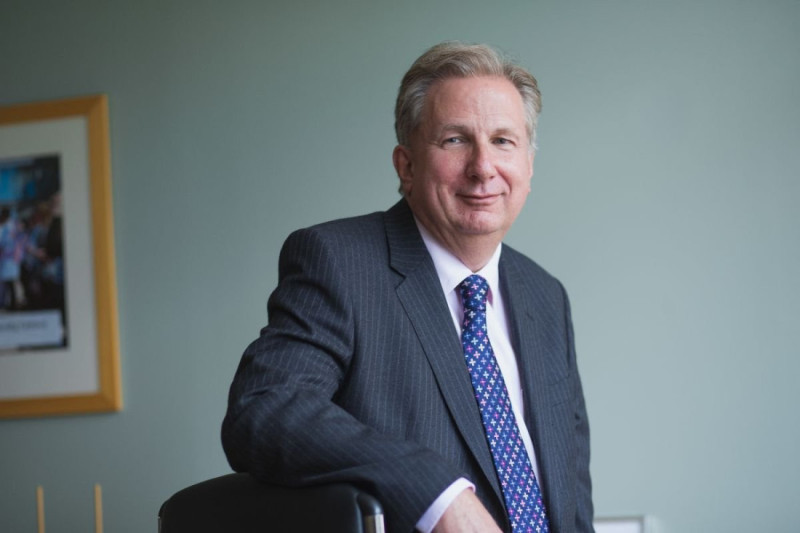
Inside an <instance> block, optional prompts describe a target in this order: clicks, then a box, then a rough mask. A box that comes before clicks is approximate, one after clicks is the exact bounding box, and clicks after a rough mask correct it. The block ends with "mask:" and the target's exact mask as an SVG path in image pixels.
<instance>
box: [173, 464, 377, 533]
mask: <svg viewBox="0 0 800 533" xmlns="http://www.w3.org/2000/svg"><path fill="white" fill-rule="evenodd" d="M158 531H159V533H256V532H258V533H312V532H313V533H322V532H325V533H327V532H330V533H384V524H383V509H382V508H381V505H380V503H379V502H378V500H376V499H375V498H373V497H372V496H370V495H369V494H366V493H364V492H362V491H361V490H359V489H357V488H355V487H353V486H351V485H344V484H336V485H323V486H318V487H306V488H301V489H291V488H286V487H278V486H274V485H265V484H263V483H260V482H258V481H256V480H255V479H254V478H252V477H251V476H249V475H248V474H228V475H226V476H221V477H217V478H214V479H209V480H208V481H203V482H202V483H198V484H196V485H192V486H191V487H187V488H185V489H183V490H180V491H178V492H176V493H175V494H173V495H172V497H170V498H169V499H168V500H167V501H165V502H164V503H163V504H162V505H161V509H160V510H159V511H158Z"/></svg>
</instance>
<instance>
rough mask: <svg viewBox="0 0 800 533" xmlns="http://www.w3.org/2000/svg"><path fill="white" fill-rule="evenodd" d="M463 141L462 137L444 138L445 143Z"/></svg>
mask: <svg viewBox="0 0 800 533" xmlns="http://www.w3.org/2000/svg"><path fill="white" fill-rule="evenodd" d="M460 142H461V137H448V138H447V139H445V140H444V144H458V143H460Z"/></svg>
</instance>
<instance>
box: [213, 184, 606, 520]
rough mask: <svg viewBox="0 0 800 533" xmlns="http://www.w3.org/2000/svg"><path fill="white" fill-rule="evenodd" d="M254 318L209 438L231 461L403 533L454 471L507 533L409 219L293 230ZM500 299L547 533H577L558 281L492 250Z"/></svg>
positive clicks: (434, 283) (571, 381)
mask: <svg viewBox="0 0 800 533" xmlns="http://www.w3.org/2000/svg"><path fill="white" fill-rule="evenodd" d="M279 277H280V281H279V284H278V287H277V288H276V289H275V291H274V292H273V294H272V295H271V296H270V299H269V303H268V311H269V324H268V325H267V326H266V327H265V328H263V329H262V331H261V336H260V337H259V338H258V339H257V340H256V341H254V342H253V343H252V344H251V345H250V346H249V347H248V348H247V350H246V351H245V353H244V355H243V356H242V360H241V363H240V365H239V368H238V370H237V372H236V376H235V378H234V381H233V384H232V386H231V390H230V398H229V405H228V412H227V414H226V416H225V420H224V422H223V426H222V441H223V446H224V449H225V453H226V454H227V457H228V460H229V461H230V463H231V466H232V467H233V468H234V469H235V470H238V471H249V472H251V473H252V474H254V475H255V476H256V477H259V478H261V479H263V480H265V481H269V482H272V483H280V484H286V485H289V486H298V485H309V484H317V483H327V482H335V481H347V482H351V483H354V484H357V485H359V486H361V487H362V488H364V489H365V490H367V491H369V492H371V493H373V494H374V495H375V496H377V497H378V498H379V499H380V500H381V502H382V503H383V505H384V508H385V510H386V520H387V528H388V530H389V531H392V532H409V531H412V530H413V529H414V524H415V523H416V521H417V520H418V519H419V517H420V516H421V515H422V513H423V512H424V511H425V510H426V509H427V508H428V506H429V505H430V504H431V503H432V502H433V500H434V499H435V498H436V497H437V496H438V495H439V494H440V493H441V492H442V491H443V490H444V489H445V488H446V487H447V486H448V485H449V484H450V483H452V482H453V481H455V480H456V479H457V478H458V477H461V476H464V477H466V478H468V479H470V480H471V481H472V482H474V483H475V485H476V487H477V489H476V490H477V494H478V496H479V497H480V498H481V500H482V501H483V502H484V504H485V505H486V507H487V509H488V510H489V511H490V512H491V513H492V514H493V516H494V517H495V519H496V520H497V522H498V524H500V525H501V527H504V528H505V529H506V530H508V528H509V526H508V521H507V519H506V516H505V511H504V507H503V504H502V495H501V492H500V488H499V485H498V481H497V476H496V474H495V471H494V467H493V465H492V459H491V456H490V452H489V448H488V445H487V443H486V438H485V436H484V432H483V428H482V425H481V420H480V414H479V412H478V408H477V405H476V402H475V399H474V396H473V391H472V385H471V383H470V379H469V375H468V373H467V371H466V367H465V365H464V356H463V353H462V348H461V343H460V340H459V338H458V335H457V334H456V332H455V329H454V328H453V323H452V319H451V318H450V314H449V311H448V308H447V303H446V301H445V298H444V295H443V294H442V290H441V286H440V285H439V280H438V278H437V275H436V271H435V269H434V266H433V262H432V260H431V258H430V256H429V255H428V252H427V249H426V248H425V245H424V243H423V241H422V238H421V237H420V235H419V232H418V230H417V228H416V225H415V223H414V220H413V217H412V214H411V211H410V209H409V207H408V205H407V204H406V202H405V201H403V200H401V201H400V202H398V203H397V204H396V205H395V206H394V207H392V209H390V210H389V211H387V212H385V213H373V214H371V215H366V216H362V217H356V218H351V219H345V220H339V221H334V222H329V223H326V224H322V225H319V226H315V227H312V228H309V229H305V230H300V231H298V232H295V233H293V234H292V235H291V236H290V237H289V238H288V239H287V241H286V243H285V244H284V247H283V250H282V251H281V257H280V267H279ZM500 279H501V290H503V291H504V295H505V297H506V299H507V302H508V306H509V315H510V320H511V330H512V331H511V333H512V341H513V342H514V343H515V350H516V353H517V356H518V358H519V369H520V373H521V378H522V383H523V387H524V397H525V402H526V409H525V412H526V413H527V414H526V417H527V420H526V422H527V425H528V428H529V430H530V431H531V437H532V440H533V443H534V446H535V448H536V454H537V459H538V461H539V466H540V470H541V478H542V479H540V480H539V481H540V483H541V485H542V490H543V493H544V498H545V502H546V505H547V509H548V513H549V517H550V523H551V531H554V532H558V533H568V532H573V531H574V532H583V531H591V530H592V529H591V528H592V526H591V522H592V502H591V481H590V477H589V429H588V423H587V419H586V410H585V406H584V400H583V392H582V389H581V383H580V378H579V376H578V370H577V368H576V366H575V351H574V343H573V338H572V326H571V321H570V311H569V304H568V301H567V297H566V295H565V293H564V290H563V288H562V286H561V284H560V283H559V282H558V281H557V280H556V279H554V278H553V277H551V276H550V275H549V274H547V273H546V272H545V271H544V270H542V269H541V268H540V267H539V266H538V265H536V264H535V263H533V262H532V261H531V260H529V259H527V258H526V257H524V256H523V255H521V254H519V253H518V252H516V251H514V250H512V249H511V248H509V247H507V246H504V247H503V250H502V253H501V257H500Z"/></svg>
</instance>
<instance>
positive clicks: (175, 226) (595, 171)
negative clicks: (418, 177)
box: [0, 0, 800, 533]
mask: <svg viewBox="0 0 800 533" xmlns="http://www.w3.org/2000/svg"><path fill="white" fill-rule="evenodd" d="M798 28H800V3H798V2H796V1H789V0H787V1H778V0H772V1H764V2H734V1H721V0H720V1H701V2H694V1H678V2H666V1H664V2H656V1H646V2H637V1H606V2H590V1H583V2H580V1H570V2H564V1H562V2H558V1H547V2H522V1H519V2H497V3H492V5H489V3H487V2H478V1H474V0H465V1H420V0H414V1H406V2H384V1H367V0H363V1H362V0H357V1H347V2H322V1H310V0H307V1H303V0H300V1H294V2H264V1H252V2H243V1H230V2H224V3H223V2H210V1H203V2H201V1H191V2H190V1H183V2H145V1H139V2H102V1H89V0H82V1H72V2H41V1H22V2H17V1H8V0H0V104H12V103H18V102H25V101H36V100H47V99H54V98H62V97H67V96H75V95H83V94H93V93H97V92H104V93H107V94H108V95H109V99H110V120H111V145H112V169H113V182H114V222H115V225H116V227H115V237H116V250H117V265H118V267H117V269H118V271H117V275H118V285H119V315H120V335H121V338H120V340H121V358H122V380H123V386H124V391H123V392H124V398H125V409H124V410H123V411H122V412H121V413H118V414H107V415H91V416H71V417H63V418H44V419H29V420H14V421H0V531H4V532H5V531H9V532H18V531H19V532H22V531H33V530H34V528H35V498H34V490H35V487H36V485H38V484H41V485H43V486H44V487H45V491H46V501H47V525H48V531H50V532H53V533H57V532H79V531H90V530H92V527H93V518H92V512H93V511H92V486H93V484H94V483H101V484H102V485H103V488H104V503H105V525H106V530H107V531H113V532H115V533H121V532H141V531H155V527H156V512H157V510H158V507H159V505H160V503H161V502H162V501H163V500H164V499H165V498H167V497H168V496H169V495H170V494H171V493H173V492H174V491H176V490H178V489H180V488H182V487H183V486H186V485H188V484H190V483H194V482H197V481H200V480H203V479H205V478H208V477H212V476H215V475H218V474H223V473H225V472H227V471H228V467H227V463H226V461H225V459H224V457H223V454H222V450H221V446H220V443H219V425H220V421H221V419H222V416H223V414H224V409H225V402H226V392H227V387H228V384H229V381H230V379H231V377H232V375H233V372H234V370H235V367H236V364H237V362H238V359H239V356H240V354H241V351H242V350H243V348H244V347H245V345H246V344H247V343H248V342H249V341H250V340H251V339H252V338H254V337H255V336H256V335H257V333H258V329H259V328H260V327H261V326H262V325H263V324H264V323H265V318H266V312H265V302H266V297H267V295H268V293H269V291H270V290H271V288H272V287H273V286H274V284H275V282H276V278H277V274H276V271H277V254H278V251H279V248H280V245H281V243H282V241H283V239H284V238H285V236H286V235H287V234H288V232H289V231H291V230H292V229H295V228H297V227H301V226H307V225H310V224H312V223H315V222H319V221H322V220H325V219H330V218H333V217H339V216H345V215H352V214H359V213H363V212H367V211H373V210H378V209H384V208H386V207H388V206H389V205H390V204H392V203H393V202H394V201H395V200H396V198H397V193H396V177H395V176H394V172H393V169H392V166H391V159H390V154H391V150H392V148H393V134H392V105H393V99H394V96H395V92H396V88H397V85H398V83H399V80H400V77H401V75H402V73H403V72H404V71H405V69H406V68H407V67H408V65H409V64H410V63H411V61H413V59H414V58H415V57H416V56H417V55H418V54H419V53H421V52H422V51H423V50H424V49H425V48H426V47H428V46H429V45H431V44H433V43H435V42H438V41H440V40H444V39H454V38H457V39H462V40H467V41H480V42H489V43H492V44H495V45H497V46H499V47H501V48H503V49H506V50H508V51H510V52H512V53H513V54H515V55H516V56H517V57H519V59H520V60H521V62H522V63H523V64H525V65H527V66H529V67H530V68H531V70H532V71H533V72H534V73H535V75H536V76H537V77H538V78H539V80H540V83H541V88H542V92H543V95H544V113H543V115H542V119H541V130H540V143H539V144H540V151H539V154H538V155H537V159H536V173H535V176H534V187H533V194H532V196H531V199H530V200H529V204H528V206H527V208H526V211H525V212H524V213H523V214H522V215H521V217H520V219H519V220H518V221H517V224H516V226H515V228H514V229H513V230H512V233H511V234H510V235H509V238H508V241H509V242H510V243H511V244H513V245H514V246H516V247H517V248H518V249H521V250H522V251H524V252H526V253H527V254H528V255H530V256H532V257H534V258H536V259H537V260H538V261H539V262H540V263H541V264H543V265H544V266H545V267H546V268H548V269H549V270H550V271H551V272H553V273H554V274H556V275H558V276H559V277H560V278H561V279H562V281H564V282H565V284H566V286H567V288H568V290H569V291H570V295H571V298H572V301H573V313H574V316H573V318H574V321H575V326H576V331H577V343H578V351H579V362H580V364H581V368H582V373H583V377H584V385H585V389H586V396H587V401H588V406H589V414H590V419H591V423H592V430H593V457H592V460H593V462H592V473H593V476H594V483H595V504H596V509H597V513H598V515H621V514H648V515H652V516H654V517H656V518H657V519H658V521H659V523H660V526H661V529H660V531H661V532H662V533H664V532H687V531H689V532H694V531H698V532H701V531H702V532H706V531H724V532H737V531H776V532H784V531H786V532H788V531H796V530H797V525H796V524H797V523H798V519H797V517H796V511H794V507H795V505H796V499H797V494H798V491H797V484H796V480H797V479H798V478H800V458H799V457H798V443H799V442H800V417H798V415H797V412H796V409H797V406H798V405H800V392H798V387H797V385H796V381H797V377H798V375H800V358H799V357H798V353H799V352H800V348H798V347H799V346H800V327H798V323H800V294H798V293H799V292H800V291H799V290H798V288H799V285H798V280H797V276H798V274H800V246H798V233H799V231H798V230H800V209H798V201H799V200H800V175H799V173H800V172H799V169H800V149H798V147H799V146H800V126H799V125H800V103H798V87H799V86H800V61H799V60H798V58H800V31H798Z"/></svg>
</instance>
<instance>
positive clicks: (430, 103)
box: [393, 77, 534, 255]
mask: <svg viewBox="0 0 800 533" xmlns="http://www.w3.org/2000/svg"><path fill="white" fill-rule="evenodd" d="M533 155H534V154H533V151H532V150H531V149H530V142H529V138H528V132H527V129H526V127H525V109H524V106H523V103H522V97H521V96H520V94H519V92H518V91H517V89H516V88H515V87H514V85H513V84H511V82H509V81H508V80H506V79H504V78H498V77H473V78H451V79H446V80H443V81H440V82H437V83H435V84H434V85H433V86H432V87H431V89H430V92H429V93H428V99H427V102H426V104H425V107H424V109H423V111H422V117H421V121H420V124H419V126H418V128H417V129H416V130H415V131H414V133H413V134H412V136H411V141H410V146H408V147H405V146H397V147H396V148H395V151H394V154H393V160H394V165H395V168H396V169H397V173H398V175H399V176H400V182H401V187H402V190H403V192H404V194H405V197H406V199H407V201H408V203H409V205H410V206H411V210H412V211H413V212H414V214H415V215H416V216H417V218H418V219H419V220H420V222H421V223H422V224H423V225H424V226H425V228H426V229H427V230H428V231H430V232H431V233H432V234H433V235H434V236H435V237H436V238H437V240H439V241H440V242H441V243H442V244H443V245H444V246H445V247H447V248H448V249H450V250H451V251H453V252H454V253H456V255H458V251H459V250H463V249H464V247H465V246H470V245H471V243H474V242H476V238H480V237H491V238H493V239H494V241H496V243H497V244H499V243H500V241H501V240H502V239H503V236H504V235H505V234H506V232H507V231H508V229H509V228H510V227H511V224H512V222H513V221H514V219H516V218H517V215H518V214H519V212H520V210H521V209H522V206H523V205H524V203H525V198H526V197H527V196H528V193H529V192H530V188H531V186H530V184H531V177H532V176H533ZM489 240H490V241H491V240H492V239H489ZM484 242H486V241H485V240H484Z"/></svg>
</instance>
